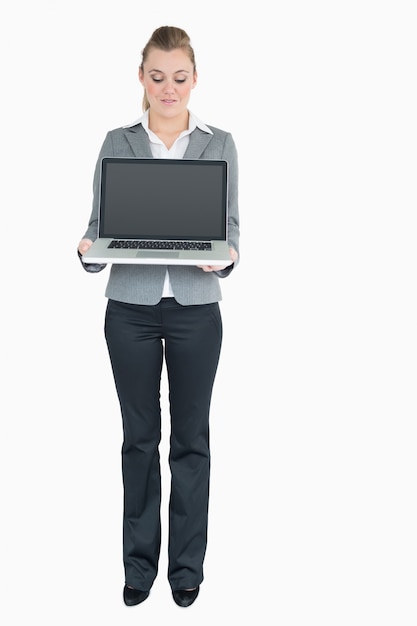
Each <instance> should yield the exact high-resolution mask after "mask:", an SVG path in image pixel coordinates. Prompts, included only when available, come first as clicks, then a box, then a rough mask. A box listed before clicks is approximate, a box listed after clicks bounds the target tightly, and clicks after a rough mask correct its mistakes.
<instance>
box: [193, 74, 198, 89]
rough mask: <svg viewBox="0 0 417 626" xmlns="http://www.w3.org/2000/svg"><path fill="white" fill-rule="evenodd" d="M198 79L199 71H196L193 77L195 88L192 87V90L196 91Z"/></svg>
mask: <svg viewBox="0 0 417 626" xmlns="http://www.w3.org/2000/svg"><path fill="white" fill-rule="evenodd" d="M197 78H198V75H197V71H195V72H194V76H193V86H192V89H194V87H195V86H196V84H197Z"/></svg>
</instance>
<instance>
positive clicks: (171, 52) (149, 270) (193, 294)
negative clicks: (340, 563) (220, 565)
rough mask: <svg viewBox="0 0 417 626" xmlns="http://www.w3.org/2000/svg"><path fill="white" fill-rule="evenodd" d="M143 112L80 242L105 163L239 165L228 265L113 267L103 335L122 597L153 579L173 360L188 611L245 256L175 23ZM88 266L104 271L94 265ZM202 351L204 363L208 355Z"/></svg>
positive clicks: (174, 494)
mask: <svg viewBox="0 0 417 626" xmlns="http://www.w3.org/2000/svg"><path fill="white" fill-rule="evenodd" d="M139 80H140V82H141V84H142V86H143V88H144V100H143V111H144V113H143V115H142V117H141V118H140V119H139V120H137V121H136V122H134V123H133V124H131V125H129V126H125V127H123V128H118V129H115V130H112V131H110V132H108V133H107V135H106V137H105V140H104V143H103V146H102V148H101V151H100V154H99V158H98V160H97V166H96V170H95V176H94V198H93V208H92V213H91V217H90V221H89V225H88V228H87V231H86V233H85V235H84V237H83V239H82V240H81V241H80V243H79V246H78V254H79V256H80V258H81V255H82V254H84V252H85V251H86V250H87V249H88V248H89V246H90V245H91V244H92V241H93V240H94V239H95V238H96V237H97V216H98V196H99V171H100V170H99V165H100V162H101V159H102V157H109V156H116V157H142V158H145V157H154V158H174V159H181V158H191V159H194V158H200V159H224V160H227V161H228V163H229V177H230V178H229V192H228V243H229V246H230V264H228V265H225V266H198V267H194V266H169V267H167V266H162V265H116V264H114V265H112V267H111V271H110V276H109V280H108V284H107V288H106V297H107V298H108V302H107V308H106V316H105V337H106V341H107V346H108V351H109V356H110V361H111V365H112V370H113V375H114V380H115V386H116V390H117V394H118V398H119V402H120V408H121V414H122V420H123V446H122V473H123V485H124V512H123V560H124V567H125V586H124V589H123V598H124V602H125V604H126V605H128V606H132V605H135V604H139V603H140V602H143V601H144V600H145V599H146V598H147V597H148V595H149V591H150V589H151V587H152V584H153V582H154V580H155V577H156V575H157V570H158V560H159V553H160V543H161V521H160V504H161V475H160V463H159V450H158V446H159V442H160V437H161V408H160V396H159V393H160V382H161V372H162V367H163V361H164V360H165V363H166V368H167V375H168V382H169V403H170V418H171V437H170V453H169V465H170V471H171V493H170V500H169V540H168V544H169V545H168V557H169V562H168V580H169V583H170V586H171V589H172V594H173V598H174V600H175V602H176V603H177V604H178V605H179V606H182V607H187V606H190V605H191V604H192V603H193V602H194V600H195V599H196V597H197V595H198V593H199V589H200V584H201V582H202V580H203V561H204V556H205V551H206V543H207V517H208V495H209V475H210V448H209V410H210V401H211V394H212V388H213V383H214V379H215V375H216V370H217V365H218V360H219V356H220V348H221V342H222V320H221V314H220V309H219V300H221V290H220V284H219V277H221V278H224V277H226V276H228V275H229V274H230V272H231V271H232V270H233V268H234V267H236V265H237V263H238V259H239V254H238V253H239V214H238V164H237V152H236V148H235V144H234V141H233V139H232V136H231V135H230V133H227V132H225V131H223V130H219V129H217V128H214V127H211V126H210V127H209V126H207V125H206V124H204V123H202V122H201V121H200V120H199V119H198V118H197V117H195V115H193V114H192V113H191V112H190V111H189V110H188V102H189V99H190V95H191V90H192V89H193V88H194V87H195V85H196V83H197V71H196V65H195V59H194V52H193V48H192V47H191V45H190V39H189V37H188V35H187V33H186V32H185V31H184V30H182V29H180V28H177V27H171V26H162V27H161V28H158V29H156V30H155V32H154V33H153V34H152V36H151V38H150V40H149V41H148V43H147V44H146V46H145V48H144V49H143V51H142V63H141V65H140V67H139ZM83 265H84V267H85V269H86V270H87V271H98V270H100V269H102V266H98V267H97V266H89V265H87V264H84V263H83ZM202 355H204V358H202Z"/></svg>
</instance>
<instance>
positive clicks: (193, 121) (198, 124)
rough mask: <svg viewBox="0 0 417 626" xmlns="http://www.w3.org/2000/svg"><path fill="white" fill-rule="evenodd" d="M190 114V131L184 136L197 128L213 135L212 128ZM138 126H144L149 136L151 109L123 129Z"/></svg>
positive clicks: (185, 132)
mask: <svg viewBox="0 0 417 626" xmlns="http://www.w3.org/2000/svg"><path fill="white" fill-rule="evenodd" d="M188 112H189V121H188V131H184V134H189V133H192V132H193V130H195V129H196V128H199V129H200V130H202V131H203V132H205V133H209V134H210V135H212V134H213V132H212V131H211V130H210V128H209V127H208V126H207V125H206V124H204V122H202V121H201V120H200V119H198V117H197V116H196V115H194V113H191V111H188ZM138 124H142V126H143V128H144V130H146V132H147V133H148V134H149V131H150V129H149V109H148V110H147V111H145V113H144V114H143V115H142V116H141V117H139V119H137V120H135V121H134V122H132V123H131V124H126V126H123V128H132V126H137V125H138ZM151 132H152V131H151Z"/></svg>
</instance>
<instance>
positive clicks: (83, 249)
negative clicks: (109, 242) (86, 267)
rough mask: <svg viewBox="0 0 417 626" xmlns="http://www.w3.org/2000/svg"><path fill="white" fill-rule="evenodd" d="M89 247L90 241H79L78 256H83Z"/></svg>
mask: <svg viewBox="0 0 417 626" xmlns="http://www.w3.org/2000/svg"><path fill="white" fill-rule="evenodd" d="M91 245H93V242H92V241H91V239H81V241H80V243H79V244H78V252H79V253H80V254H85V253H86V252H87V250H88V248H89V247H90V246H91Z"/></svg>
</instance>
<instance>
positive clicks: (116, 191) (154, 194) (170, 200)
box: [99, 157, 227, 241]
mask: <svg viewBox="0 0 417 626" xmlns="http://www.w3.org/2000/svg"><path fill="white" fill-rule="evenodd" d="M226 230H227V162H226V161H223V160H201V159H137V158H122V157H105V158H104V159H103V160H102V171H101V188H100V216H99V232H100V237H112V238H118V239H168V240H169V239H171V240H172V239H177V240H178V239H182V240H184V239H185V240H187V239H190V240H202V241H204V240H211V239H217V240H222V239H226Z"/></svg>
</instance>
